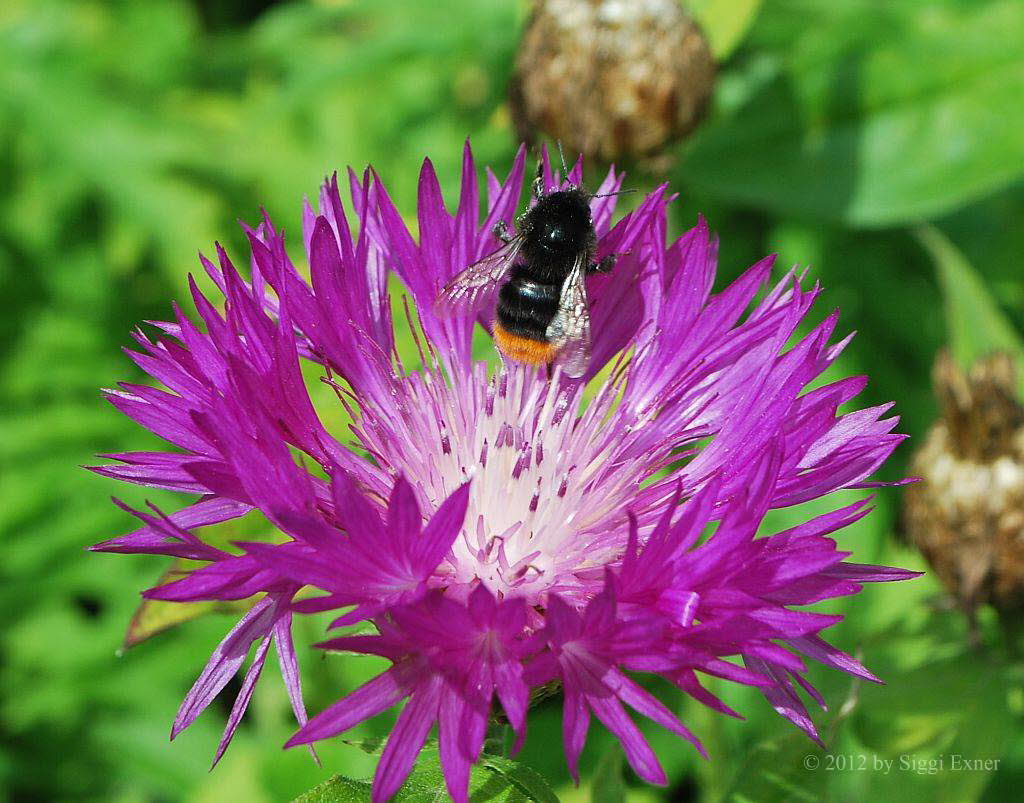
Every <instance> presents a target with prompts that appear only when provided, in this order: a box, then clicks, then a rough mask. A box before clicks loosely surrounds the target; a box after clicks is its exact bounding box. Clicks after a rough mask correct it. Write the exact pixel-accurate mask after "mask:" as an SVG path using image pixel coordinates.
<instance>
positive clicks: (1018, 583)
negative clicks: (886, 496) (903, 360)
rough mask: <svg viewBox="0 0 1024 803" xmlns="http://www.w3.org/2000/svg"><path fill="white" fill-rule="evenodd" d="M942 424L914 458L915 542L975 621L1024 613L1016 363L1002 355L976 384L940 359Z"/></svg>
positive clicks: (978, 369)
mask: <svg viewBox="0 0 1024 803" xmlns="http://www.w3.org/2000/svg"><path fill="white" fill-rule="evenodd" d="M933 378H934V382H935V392H936V396H937V397H938V399H939V402H940V405H941V407H942V417H941V418H940V419H939V420H938V421H937V422H936V423H935V424H934V425H933V426H932V428H931V430H930V431H929V433H928V436H927V438H926V439H925V442H924V445H923V446H922V447H921V448H920V449H919V450H918V451H917V453H916V454H915V455H914V458H913V463H912V466H911V471H912V472H913V473H914V474H916V475H917V476H919V477H921V482H920V483H917V484H916V485H912V486H910V487H909V488H908V489H907V493H906V496H905V497H904V512H905V520H906V524H907V533H908V535H909V537H910V540H911V541H912V542H913V543H914V544H916V545H917V547H918V548H919V549H920V550H921V551H922V552H923V553H924V556H925V557H926V558H927V560H928V562H929V564H931V566H932V568H933V569H934V570H935V573H936V574H937V575H938V577H939V578H940V579H941V581H942V582H943V584H944V585H945V586H946V587H947V588H948V589H949V590H950V591H951V592H952V593H953V594H954V595H955V596H956V597H957V598H958V599H959V600H960V602H961V604H962V605H963V606H964V607H965V608H966V609H967V610H968V612H973V610H974V608H975V607H976V606H977V605H979V604H981V603H985V602H990V603H992V604H993V605H994V606H995V607H996V608H998V609H999V610H1001V611H1009V610H1015V609H1019V608H1022V607H1024V407H1022V406H1021V404H1020V402H1019V401H1018V399H1017V395H1016V376H1015V369H1014V363H1013V360H1012V358H1011V357H1010V356H1009V355H1007V354H1001V353H999V354H993V355H991V356H989V357H987V358H985V359H983V360H980V361H979V362H978V363H976V364H975V365H974V366H973V368H972V369H971V371H970V373H969V374H964V372H963V371H962V370H961V369H960V368H959V366H957V365H956V364H955V363H954V362H953V360H952V359H951V358H950V356H949V354H947V353H945V352H943V353H941V354H939V356H938V358H937V359H936V361H935V368H934V372H933Z"/></svg>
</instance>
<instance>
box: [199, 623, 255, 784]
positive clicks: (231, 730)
mask: <svg viewBox="0 0 1024 803" xmlns="http://www.w3.org/2000/svg"><path fill="white" fill-rule="evenodd" d="M269 648H270V637H269V636H265V637H264V638H263V641H261V642H260V646H259V647H258V648H257V650H256V655H255V657H253V659H252V665H251V666H250V667H249V671H248V672H246V673H245V680H243V681H242V688H241V689H239V691H238V696H237V697H236V698H235V704H234V705H233V706H231V713H230V714H229V715H228V721H227V725H226V726H225V727H224V735H223V736H222V737H221V740H220V744H219V745H217V754H216V755H215V756H214V757H213V766H212V767H211V769H212V768H213V767H216V766H217V763H218V762H219V761H220V759H221V756H223V755H224V751H225V750H227V749H228V745H229V744H231V739H232V738H234V735H235V730H236V729H237V728H238V723H239V722H241V721H242V715H243V714H244V713H245V709H246V708H248V707H249V701H250V700H251V699H252V693H253V690H254V689H255V688H256V681H257V680H259V679H260V672H262V671H263V663H264V662H265V661H266V659H267V650H268V649H269Z"/></svg>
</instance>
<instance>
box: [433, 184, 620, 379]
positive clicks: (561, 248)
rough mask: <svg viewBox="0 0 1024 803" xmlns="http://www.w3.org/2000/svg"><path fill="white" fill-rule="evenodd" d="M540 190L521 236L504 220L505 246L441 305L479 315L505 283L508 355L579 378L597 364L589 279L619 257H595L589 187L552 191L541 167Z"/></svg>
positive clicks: (466, 273)
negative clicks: (546, 185) (593, 356)
mask: <svg viewBox="0 0 1024 803" xmlns="http://www.w3.org/2000/svg"><path fill="white" fill-rule="evenodd" d="M533 194H534V197H535V198H536V203H535V204H534V205H533V206H532V207H530V208H529V209H528V210H527V211H526V212H524V213H523V214H522V215H520V217H519V218H518V219H517V220H516V229H517V231H516V233H515V235H510V234H509V232H508V228H507V226H506V224H505V222H504V221H500V222H499V223H498V224H497V225H496V226H495V227H494V235H495V236H496V237H498V238H499V239H500V240H501V241H502V243H503V245H502V246H501V247H500V248H498V249H497V250H496V251H494V252H493V253H491V254H488V255H487V256H485V257H484V258H483V259H480V260H479V261H477V262H474V263H473V264H472V265H470V266H469V267H468V268H466V269H465V270H463V271H462V272H461V273H459V274H458V275H457V276H455V278H453V279H452V280H451V281H450V282H448V284H446V285H445V286H444V287H443V288H442V290H441V292H440V294H439V295H438V299H437V304H436V306H437V308H438V310H439V312H441V313H442V314H444V313H445V312H448V313H453V312H455V311H459V312H462V313H463V314H466V313H470V312H475V311H477V310H479V309H481V308H482V307H483V306H484V305H485V304H487V303H488V301H489V300H490V299H492V298H493V289H494V287H495V286H498V287H499V290H498V294H497V301H496V303H495V310H494V322H493V334H494V342H495V345H497V347H498V349H499V350H500V351H501V353H502V354H504V355H505V356H506V357H508V358H510V359H513V360H516V361H518V362H523V363H528V364H531V365H547V366H548V368H549V370H550V369H551V368H552V367H553V366H554V365H558V366H560V367H561V369H562V371H563V373H564V374H565V375H567V376H570V377H579V376H582V375H583V374H584V373H585V372H586V370H587V365H588V363H589V361H590V312H589V308H588V305H587V289H586V284H585V280H586V276H587V275H588V274H590V273H595V272H602V273H603V272H607V271H609V270H611V269H612V268H613V267H614V265H615V256H616V255H614V254H611V255H609V256H607V257H605V258H604V259H602V260H601V261H600V262H595V261H594V253H595V250H596V248H597V237H596V235H595V232H594V222H593V220H592V218H591V214H590V199H591V198H593V197H595V196H593V195H590V194H588V193H587V192H586V191H585V190H584V189H583V187H582V186H577V185H569V186H568V188H566V189H560V190H555V191H552V192H545V191H544V182H543V178H542V175H541V169H540V166H539V165H538V170H537V177H536V178H535V179H534V182H533Z"/></svg>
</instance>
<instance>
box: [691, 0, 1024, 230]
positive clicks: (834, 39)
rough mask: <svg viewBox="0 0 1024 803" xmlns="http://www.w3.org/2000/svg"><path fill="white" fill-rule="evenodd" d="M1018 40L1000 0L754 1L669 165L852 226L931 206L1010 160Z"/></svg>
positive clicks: (921, 213)
mask: <svg viewBox="0 0 1024 803" xmlns="http://www.w3.org/2000/svg"><path fill="white" fill-rule="evenodd" d="M796 32H799V34H797V33H796ZM1021 41H1024V4H1021V3H1019V2H1010V1H1008V0H989V2H978V3H953V2H924V0H906V1H905V2H900V3H870V4H864V3H860V2H852V0H836V1H835V2H829V3H818V2H809V0H778V2H775V3H769V4H766V5H765V7H764V8H763V10H762V12H761V13H760V14H759V16H758V23H757V25H756V26H754V28H753V29H752V32H751V37H750V47H748V48H746V50H747V52H748V53H749V56H748V58H747V59H746V61H745V62H741V63H738V64H737V65H736V67H735V68H734V69H733V70H731V71H728V72H726V73H723V75H722V76H721V80H720V82H719V90H718V92H717V97H718V115H717V117H715V118H713V119H712V121H710V122H709V123H708V125H707V126H705V128H704V129H703V130H702V132H701V135H700V137H699V139H698V140H697V141H696V142H695V144H694V147H693V148H692V149H691V151H690V152H689V153H688V154H687V156H686V158H685V160H684V161H683V163H682V164H681V166H680V170H679V172H678V175H679V177H680V178H681V179H682V180H683V181H684V182H687V183H689V184H691V185H692V186H694V187H695V188H697V189H699V190H701V191H704V192H706V193H708V194H709V195H711V196H713V197H717V198H720V199H722V200H725V201H731V202H740V203H743V204H748V205H752V206H756V207H760V208H765V209H769V210H772V211H775V212H781V213H784V214H796V215H801V216H804V217H808V218H814V219H822V218H824V219H830V220H838V221H843V222H846V223H850V224H854V225H857V226H890V225H894V224H900V223H907V222H916V221H918V220H920V219H923V218H929V217H934V216H937V215H939V214H942V213H944V212H946V211H948V210H951V209H954V208H956V207H959V206H961V205H963V204H965V203H966V202H968V201H970V200H972V199H975V198H979V197H981V196H983V195H985V194H988V193H990V192H992V191H994V190H996V189H999V188H1001V187H1005V186H1008V185H1009V184H1010V183H1011V182H1013V181H1015V180H1016V179H1018V178H1019V177H1020V176H1021V175H1022V174H1024V138H1022V137H1021V136H1020V130H1021V127H1022V125H1024V104H1021V103H1020V98H1021V97H1024V50H1022V48H1021V47H1020V42H1021Z"/></svg>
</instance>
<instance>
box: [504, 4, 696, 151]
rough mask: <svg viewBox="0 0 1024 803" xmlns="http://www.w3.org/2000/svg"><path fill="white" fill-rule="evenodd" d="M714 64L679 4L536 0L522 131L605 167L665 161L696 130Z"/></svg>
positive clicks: (527, 35) (526, 55) (519, 86)
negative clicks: (667, 150) (668, 149)
mask: <svg viewBox="0 0 1024 803" xmlns="http://www.w3.org/2000/svg"><path fill="white" fill-rule="evenodd" d="M714 79H715V63H714V59H713V57H712V55H711V50H710V48H709V47H708V43H707V41H706V40H705V38H704V35H703V33H702V32H701V30H700V28H699V27H698V26H697V24H696V23H695V22H694V21H693V20H692V19H690V17H689V16H688V15H687V14H686V13H685V12H684V11H683V9H682V8H681V7H680V4H679V2H678V0H538V2H537V3H536V4H535V7H534V11H533V14H532V16H531V18H530V20H529V22H528V23H527V26H526V30H525V32H524V33H523V39H522V42H521V43H520V45H519V53H518V55H517V57H516V68H515V73H514V75H513V78H512V86H511V90H510V93H509V94H510V101H511V106H512V115H513V118H514V120H515V123H516V128H517V133H518V134H519V136H520V137H521V138H522V139H523V140H526V141H528V142H529V141H533V140H534V139H535V138H536V136H537V134H538V133H540V132H543V133H546V134H548V135H549V136H551V137H553V138H555V139H558V140H560V141H561V142H562V144H563V145H564V146H565V150H566V151H567V152H572V153H575V152H577V151H579V152H581V153H583V154H585V155H586V156H587V157H590V158H598V159H601V160H605V161H612V160H619V159H622V158H623V157H650V156H655V155H657V154H658V153H659V152H660V151H661V150H662V149H663V148H664V147H665V145H666V144H668V143H669V142H671V141H672V140H674V139H678V138H679V137H682V136H684V135H685V134H687V133H689V132H690V131H691V130H692V129H693V128H694V127H695V126H696V125H697V123H698V122H700V119H701V117H702V115H703V112H704V109H705V107H706V106H707V102H708V99H709V98H710V96H711V91H712V88H713V86H714Z"/></svg>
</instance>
